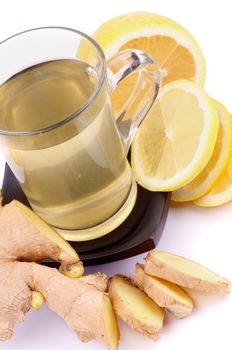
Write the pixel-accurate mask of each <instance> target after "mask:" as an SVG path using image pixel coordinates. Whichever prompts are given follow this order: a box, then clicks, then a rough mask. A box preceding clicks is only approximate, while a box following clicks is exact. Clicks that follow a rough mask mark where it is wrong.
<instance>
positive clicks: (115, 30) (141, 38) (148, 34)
mask: <svg viewBox="0 0 232 350" xmlns="http://www.w3.org/2000/svg"><path fill="white" fill-rule="evenodd" d="M92 37H93V38H94V39H95V40H96V41H97V42H98V43H99V45H100V46H101V47H102V49H103V51H104V53H105V55H106V58H109V57H110V56H112V54H114V53H116V52H118V51H122V50H125V49H139V50H144V51H145V52H148V53H150V54H151V55H152V56H153V57H154V58H155V59H156V60H157V62H158V63H159V64H160V66H161V67H162V69H163V72H164V82H165V83H167V82H170V81H173V80H177V79H191V80H194V81H196V82H198V83H199V84H203V82H204V79H205V60H204V57H203V54H202V52H201V49H200V47H199V45H198V44H197V42H196V40H195V39H194V38H193V36H192V35H191V34H190V33H189V32H188V31H187V30H186V29H185V28H184V27H182V26H181V25H180V24H178V23H176V22H174V21H173V20H171V19H169V18H166V17H163V16H160V15H157V14H154V13H150V12H132V13H127V14H124V15H121V16H118V17H114V18H112V19H110V20H108V21H107V22H105V23H103V24H102V25H101V26H100V27H99V28H98V29H97V30H96V31H95V33H94V34H93V35H92Z"/></svg>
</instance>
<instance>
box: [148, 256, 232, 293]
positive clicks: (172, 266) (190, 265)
mask: <svg viewBox="0 0 232 350" xmlns="http://www.w3.org/2000/svg"><path fill="white" fill-rule="evenodd" d="M144 271H145V273H146V274H148V275H151V276H155V277H159V278H162V279H165V280H167V281H170V282H173V283H175V284H178V285H179V286H182V287H187V288H190V289H194V290H199V291H203V292H212V293H223V294H226V293H229V292H230V281H228V280H227V279H226V278H223V277H221V276H219V275H218V274H216V273H214V272H213V271H210V270H208V269H207V268H205V267H203V266H201V265H200V264H198V263H196V262H194V261H191V260H188V259H186V258H183V257H181V256H178V255H174V254H171V253H166V252H162V251H157V250H153V251H150V252H149V253H148V254H147V256H146V258H145V267H144Z"/></svg>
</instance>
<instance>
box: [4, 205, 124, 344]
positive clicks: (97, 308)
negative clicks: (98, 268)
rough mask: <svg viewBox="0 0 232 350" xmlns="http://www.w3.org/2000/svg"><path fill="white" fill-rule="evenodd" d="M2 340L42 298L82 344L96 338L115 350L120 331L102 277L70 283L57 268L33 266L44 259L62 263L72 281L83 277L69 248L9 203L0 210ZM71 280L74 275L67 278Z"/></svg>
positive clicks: (21, 208) (24, 209)
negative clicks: (69, 273)
mask: <svg viewBox="0 0 232 350" xmlns="http://www.w3.org/2000/svg"><path fill="white" fill-rule="evenodd" d="M0 223H1V224H0V340H7V339H9V338H10V337H11V336H12V334H13V329H14V326H15V325H16V324H17V323H19V322H22V321H23V320H24V316H25V314H26V312H28V311H29V309H30V307H31V305H33V307H35V308H36V309H38V308H39V307H40V306H41V304H42V302H43V299H44V301H45V303H46V304H47V306H48V307H49V308H50V309H52V310H53V311H55V312H56V313H57V314H58V315H60V316H61V317H62V318H63V319H64V320H65V321H66V322H67V324H68V325H69V326H70V328H72V329H73V330H74V332H75V333H76V334H77V335H78V336H79V338H80V339H81V340H82V341H88V340H91V339H96V340H98V341H100V342H101V343H103V344H104V345H105V346H107V347H108V349H110V350H116V349H117V346H118V340H119V332H118V326H117V321H116V317H115V314H114V311H113V308H112V304H111V301H110V298H109V295H108V294H107V293H105V292H104V291H105V289H106V285H107V278H106V276H105V275H104V274H101V273H99V274H93V275H90V276H85V277H81V278H78V279H71V278H69V277H67V276H65V275H63V274H62V273H60V272H59V271H58V270H57V269H53V268H49V267H46V266H42V265H39V264H37V262H39V261H41V260H42V259H44V258H47V257H49V258H52V259H54V260H57V261H59V262H60V263H61V267H62V270H64V271H66V270H68V272H70V270H72V269H70V266H72V265H74V269H73V270H72V272H73V271H75V276H76V277H77V276H80V275H81V274H82V272H83V266H82V263H81V262H80V260H79V257H78V255H77V254H76V252H75V251H74V250H73V249H72V247H71V246H70V245H69V244H68V243H67V242H66V241H65V240H63V238H61V237H60V236H59V235H58V234H57V233H56V232H55V231H54V230H53V229H52V228H50V227H49V226H48V225H47V224H46V223H45V222H43V221H42V219H40V218H39V217H37V216H36V215H35V214H34V213H33V212H32V211H31V210H30V209H28V208H27V207H25V206H24V205H23V204H21V203H19V202H17V201H12V202H11V203H10V204H8V205H6V206H4V207H2V208H1V209H0ZM71 277H73V276H72V273H71Z"/></svg>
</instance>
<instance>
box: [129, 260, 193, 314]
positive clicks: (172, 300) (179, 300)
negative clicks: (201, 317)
mask: <svg viewBox="0 0 232 350" xmlns="http://www.w3.org/2000/svg"><path fill="white" fill-rule="evenodd" d="M134 282H135V284H136V285H137V286H138V287H139V288H140V289H142V290H143V291H144V292H145V293H146V294H147V295H148V296H149V297H150V298H151V299H152V300H154V302H155V303H156V304H157V305H159V306H160V307H163V308H166V309H167V310H168V311H169V312H170V313H172V314H173V315H174V316H175V317H177V318H182V317H186V316H189V315H191V313H192V310H193V306H194V303H193V300H192V298H191V297H190V296H189V295H188V294H187V293H186V292H185V291H184V290H183V289H181V288H180V287H179V286H177V285H176V284H174V283H172V282H169V281H165V280H163V279H161V278H158V277H154V276H149V275H147V274H145V272H144V265H142V264H136V266H135V276H134Z"/></svg>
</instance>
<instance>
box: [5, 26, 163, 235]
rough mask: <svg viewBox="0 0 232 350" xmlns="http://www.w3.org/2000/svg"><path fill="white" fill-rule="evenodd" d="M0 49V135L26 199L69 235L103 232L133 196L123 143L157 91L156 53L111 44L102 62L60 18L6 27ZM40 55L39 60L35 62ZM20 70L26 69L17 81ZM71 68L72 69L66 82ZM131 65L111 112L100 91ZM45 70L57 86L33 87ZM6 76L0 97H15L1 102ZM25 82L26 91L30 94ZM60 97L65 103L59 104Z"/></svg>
mask: <svg viewBox="0 0 232 350" xmlns="http://www.w3.org/2000/svg"><path fill="white" fill-rule="evenodd" d="M0 57H1V60H0V145H1V149H2V151H3V154H4V156H5V159H6V161H7V163H8V164H9V166H10V168H11V170H12V171H13V173H14V174H15V176H16V178H17V180H18V182H19V183H20V185H21V187H22V189H23V191H24V192H25V194H26V196H27V198H28V200H29V202H30V205H31V207H32V208H33V210H34V211H35V212H36V213H37V214H38V215H40V216H41V217H42V218H43V219H44V220H45V221H46V222H48V223H49V224H51V225H52V226H54V227H55V228H56V229H57V230H58V231H59V232H60V233H61V234H62V235H63V236H64V237H65V238H68V239H70V240H74V241H80V240H89V239H93V238H97V237H99V236H102V235H104V234H106V233H108V232H109V231H111V230H112V229H113V228H115V227H116V226H118V225H119V224H120V223H121V222H122V221H124V220H125V218H126V216H128V215H129V213H130V211H131V210H132V208H133V205H134V203H135V199H136V184H135V181H134V179H133V175H132V170H131V167H130V165H129V163H128V160H127V153H128V150H129V147H130V144H131V142H132V139H133V136H134V135H135V133H136V130H137V128H138V126H139V124H140V123H141V121H142V120H143V119H144V117H145V116H146V114H147V112H148V111H149V109H150V107H151V106H152V104H153V102H154V100H155V98H156V96H157V93H158V90H159V86H160V82H161V72H160V70H159V67H158V66H157V63H156V62H154V60H153V59H152V58H151V57H150V56H149V55H147V54H146V53H144V52H142V51H138V50H126V51H123V52H120V53H117V54H116V55H114V56H113V57H111V58H110V59H109V60H108V61H107V62H106V60H105V57H104V54H103V52H102V50H101V48H100V47H99V45H98V44H97V43H96V42H95V41H94V40H93V39H92V38H90V37H88V36H87V35H86V34H84V33H81V32H79V31H76V30H72V29H68V28H61V27H47V28H36V29H32V30H28V31H25V32H22V33H19V34H16V35H14V36H12V37H11V38H9V39H7V40H5V41H3V42H2V43H1V44H0ZM71 60H72V61H71ZM61 61H62V62H64V65H66V63H67V62H70V65H71V66H69V73H70V72H71V75H70V76H69V75H67V74H66V73H63V70H62V69H63V68H62V66H61V63H60V62H61ZM46 62H47V63H48V62H49V64H48V65H44V63H46ZM54 62H55V63H54ZM78 62H79V63H78ZM41 64H42V65H41ZM62 64H63V63H62ZM36 65H38V66H36ZM34 66H36V67H38V70H37V71H35V73H34V75H33V77H32V78H33V79H34V80H33V79H32V78H31V76H30V74H31V73H30V72H31V71H30V69H29V68H30V67H34ZM41 67H42V68H41ZM43 67H46V70H44V71H43V69H45V68H43ZM65 67H66V66H65ZM70 67H71V68H70ZM61 68H62V69H61ZM25 69H27V70H26V71H25ZM28 69H29V70H28ZM65 69H66V68H64V72H66V70H65ZM22 71H23V72H26V73H25V74H24V75H23V77H24V78H23V79H24V80H23V81H22V79H21V77H22V75H20V72H22ZM28 72H29V73H28ZM54 72H55V73H54ZM74 72H75V74H77V77H81V78H78V79H76V81H75V82H74V81H73V80H72V79H73V74H74ZM134 72H138V78H137V81H136V84H135V86H134V88H133V90H132V92H131V94H130V96H129V98H128V100H127V102H126V103H125V105H124V106H123V108H122V109H121V111H120V112H119V115H118V116H116V117H115V116H114V115H113V112H112V107H111V101H110V93H111V92H112V91H113V90H114V89H115V88H116V86H117V85H118V84H119V82H120V81H121V80H123V79H124V78H126V77H127V76H128V75H130V74H132V73H134ZM53 73H54V74H55V77H56V79H57V80H53V86H54V89H57V90H55V92H54V91H53V90H52V89H53V88H52V85H51V86H50V85H49V88H47V87H46V89H48V90H43V86H45V85H41V87H42V88H41V89H42V93H41V92H38V93H36V91H37V90H38V89H39V88H40V85H39V84H41V81H42V78H40V77H41V76H42V75H43V84H44V76H45V77H46V79H50V78H51V76H52V74H53ZM21 74H22V73H21ZM46 74H47V75H46ZM63 74H66V75H65V79H64V78H63ZM78 74H79V75H78ZM80 74H81V75H80ZM15 76H16V77H18V76H19V77H20V79H21V80H20V79H19V80H17V82H16V83H15V82H14V85H12V86H13V87H12V86H10V87H9V90H7V92H9V93H8V95H7V96H8V97H7V98H8V99H9V101H10V99H12V96H13V95H14V94H16V93H15V91H18V92H17V99H16V100H17V101H16V102H17V103H16V102H15V101H14V104H13V103H11V102H9V105H10V103H11V105H10V106H11V107H9V106H7V107H6V106H5V104H4V103H5V101H6V99H4V101H3V99H2V93H1V90H2V91H4V90H3V87H4V86H5V85H6V84H5V83H6V82H7V81H9V79H11V80H12V77H15ZM57 77H58V78H57ZM86 77H87V78H86ZM85 78H86V79H88V80H87V83H86V81H84V80H83V81H84V83H83V84H84V85H83V86H82V85H81V84H82V80H81V79H85ZM17 79H18V78H17ZM29 79H32V82H33V84H34V85H33V86H32V87H31V86H30V85H28V86H29V87H30V89H31V90H30V91H29V90H28V86H27V85H26V84H29V83H28V81H29ZM62 79H63V80H62ZM15 81H16V80H15ZM54 81H57V84H56V85H54ZM86 84H87V85H86ZM89 84H90V85H89ZM89 88H90V89H89ZM17 89H18V90H17ZM33 89H34V90H33ZM36 89H37V90H36ZM44 89H45V88H44ZM28 91H29V92H30V93H31V91H33V92H34V95H32V93H31V95H32V96H31V97H30V98H29V97H28V96H29V95H28V94H29V92H28ZM38 91H40V90H38ZM86 91H89V93H88V94H86V99H84V98H82V100H80V99H79V97H78V96H82V97H83V96H84V97H85V95H84V94H85V93H86ZM54 94H55V98H54ZM4 96H5V95H4ZM25 96H26V97H25ZM41 96H42V97H41ZM13 97H14V96H13ZM45 98H46V99H45ZM75 99H76V100H75ZM34 100H35V102H34V105H33V101H34ZM80 101H81V104H80ZM70 103H71V104H72V110H71V113H68V114H67V113H66V112H65V111H66V110H65V109H64V112H62V111H63V109H62V108H63V106H66V105H69V104H70ZM58 105H59V106H60V107H59V108H60V111H61V112H60V113H63V115H62V114H61V117H60V119H59V120H55V122H54V119H53V115H52V111H53V108H55V107H56V108H58V107H57V106H58ZM12 106H13V107H12ZM7 108H8V111H9V113H8V115H7V117H6V118H11V117H12V114H14V115H13V117H14V121H15V122H16V121H17V123H18V124H20V123H21V124H20V125H19V129H14V128H12V127H8V126H7V123H5V114H4V113H5V112H6V110H7ZM29 110H30V116H29V117H28V116H27V118H28V119H27V120H28V124H24V122H25V121H24V119H23V118H24V115H23V113H25V115H26V114H28V113H29V112H28V111H29ZM44 113H45V114H44ZM49 113H50V114H49ZM42 114H44V115H46V124H45V125H43V126H42V127H39V128H36V127H35V128H34V127H33V128H32V127H31V123H33V122H34V121H36V123H37V121H38V122H39V121H40V116H42ZM13 117H12V118H13ZM50 117H51V118H50ZM20 118H22V120H23V122H21V119H20ZM41 118H42V117H41ZM1 120H2V121H1ZM3 120H4V122H3ZM4 123H5V124H4ZM25 123H26V122H25ZM41 125H42V124H41Z"/></svg>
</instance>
